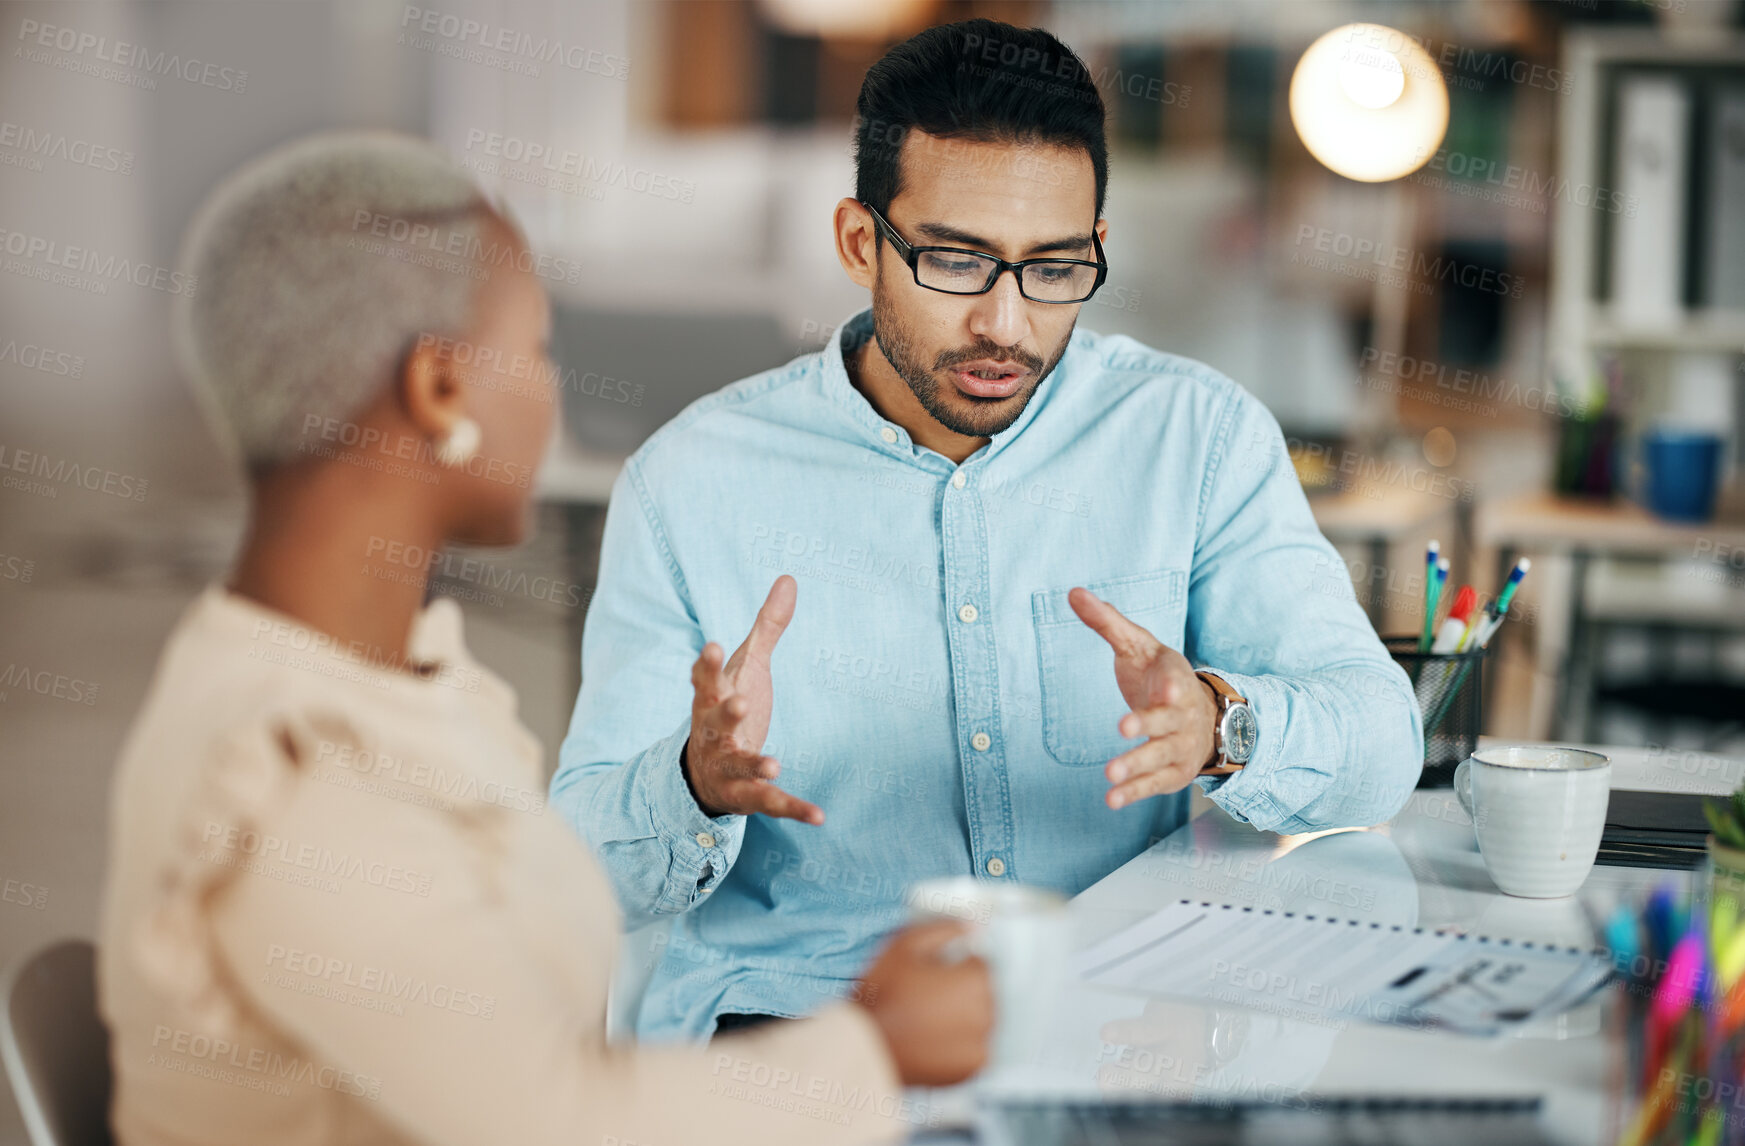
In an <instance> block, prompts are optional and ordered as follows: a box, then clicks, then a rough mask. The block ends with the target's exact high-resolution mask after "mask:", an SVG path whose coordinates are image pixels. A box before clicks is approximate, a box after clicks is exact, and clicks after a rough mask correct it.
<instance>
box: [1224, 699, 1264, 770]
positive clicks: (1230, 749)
mask: <svg viewBox="0 0 1745 1146" xmlns="http://www.w3.org/2000/svg"><path fill="white" fill-rule="evenodd" d="M1222 732H1223V736H1224V755H1225V756H1227V757H1229V759H1230V762H1231V763H1233V764H1246V763H1248V758H1249V757H1250V756H1252V755H1254V745H1255V742H1256V741H1257V740H1259V739H1260V727H1259V725H1257V724H1255V722H1254V710H1253V709H1252V708H1249V707H1248V706H1247V705H1246V704H1233V705H1231V706H1230V710H1229V711H1228V712H1226V713H1225V714H1224V727H1223V729H1222Z"/></svg>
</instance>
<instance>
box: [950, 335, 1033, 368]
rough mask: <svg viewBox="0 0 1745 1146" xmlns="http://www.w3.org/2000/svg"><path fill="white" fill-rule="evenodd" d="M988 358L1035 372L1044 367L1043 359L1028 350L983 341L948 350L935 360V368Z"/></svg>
mask: <svg viewBox="0 0 1745 1146" xmlns="http://www.w3.org/2000/svg"><path fill="white" fill-rule="evenodd" d="M982 359H986V360H987V361H989V362H994V363H998V364H1000V365H1002V366H1004V365H1007V364H1013V365H1017V366H1021V367H1023V368H1024V369H1025V370H1028V371H1030V372H1031V373H1035V372H1036V371H1038V370H1040V369H1042V359H1041V358H1040V357H1038V356H1037V355H1034V354H1030V353H1028V352H1027V351H1023V350H1015V349H1012V348H1010V347H1004V346H996V345H994V344H993V343H991V342H989V343H982V344H980V345H978V346H972V347H970V348H968V349H967V350H947V351H944V352H943V353H941V354H940V355H939V357H938V358H936V359H934V360H933V369H935V370H944V369H947V368H948V367H952V366H961V365H962V364H963V363H965V362H978V361H981V360H982Z"/></svg>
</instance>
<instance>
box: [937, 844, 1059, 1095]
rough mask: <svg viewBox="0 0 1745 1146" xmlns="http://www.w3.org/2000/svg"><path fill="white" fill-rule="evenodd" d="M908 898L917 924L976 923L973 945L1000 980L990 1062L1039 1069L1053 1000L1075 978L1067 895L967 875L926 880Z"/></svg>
mask: <svg viewBox="0 0 1745 1146" xmlns="http://www.w3.org/2000/svg"><path fill="white" fill-rule="evenodd" d="M907 900H908V906H909V918H910V921H911V922H921V921H923V920H926V919H933V918H949V919H961V920H965V921H966V922H968V923H971V924H973V925H974V928H973V930H972V931H971V933H970V936H969V942H968V944H967V947H968V949H969V950H970V951H973V952H974V953H975V954H977V955H980V956H981V957H982V958H983V959H986V960H987V963H988V971H989V973H990V975H991V976H992V977H993V981H994V1000H995V1008H996V1018H995V1023H994V1036H993V1045H992V1047H991V1048H990V1053H989V1055H988V1062H989V1065H990V1066H995V1067H1020V1068H1022V1067H1032V1066H1037V1065H1039V1061H1040V1059H1041V1057H1042V1055H1043V1052H1044V1050H1045V1049H1046V1041H1047V1037H1048V1030H1049V1026H1050V1024H1051V1022H1052V1019H1053V1005H1054V1002H1055V1000H1056V999H1057V998H1058V997H1059V995H1060V992H1061V989H1062V988H1063V987H1064V986H1065V985H1066V984H1067V982H1068V981H1069V976H1070V969H1071V961H1072V932H1071V929H1070V926H1069V921H1068V918H1067V913H1066V897H1065V896H1063V895H1061V894H1060V893H1059V892H1055V891H1050V890H1048V889H1047V888H1040V887H1030V886H1027V885H1025V884H1019V883H1011V882H1000V881H996V880H988V879H977V878H976V877H974V876H967V875H966V876H947V877H944V878H941V879H929V880H923V881H922V882H920V883H917V884H914V885H913V886H911V887H910V888H909V893H908V896H907Z"/></svg>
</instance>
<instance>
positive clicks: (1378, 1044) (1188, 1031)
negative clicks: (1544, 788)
mask: <svg viewBox="0 0 1745 1146" xmlns="http://www.w3.org/2000/svg"><path fill="white" fill-rule="evenodd" d="M1600 750H1601V751H1604V752H1607V753H1608V754H1609V755H1610V756H1611V757H1612V760H1613V787H1614V788H1635V789H1662V790H1677V791H1686V792H1699V793H1705V794H1722V793H1725V792H1728V791H1731V790H1732V788H1733V787H1734V786H1736V785H1737V784H1738V783H1739V781H1740V780H1741V778H1745V760H1737V759H1724V758H1722V757H1717V756H1711V755H1706V754H1702V753H1694V752H1682V751H1676V750H1653V749H1642V748H1601V749H1600ZM1689 879H1690V873H1687V872H1679V871H1667V870H1662V869H1638V868H1620V867H1609V866H1596V867H1595V868H1594V870H1593V873H1592V874H1591V875H1590V876H1589V877H1588V880H1587V883H1586V884H1585V885H1584V886H1583V887H1582V889H1581V891H1580V892H1579V893H1578V894H1577V895H1575V896H1573V897H1570V898H1567V899H1561V900H1530V899H1517V898H1514V897H1511V896H1507V895H1503V894H1502V893H1501V892H1499V891H1497V889H1496V887H1495V885H1494V884H1492V882H1491V880H1490V877H1489V876H1488V875H1487V874H1486V872H1485V868H1484V861H1483V859H1482V858H1481V857H1480V855H1479V853H1478V846H1477V844H1476V842H1475V841H1474V837H1473V832H1472V822H1471V820H1470V819H1468V817H1467V815H1466V813H1465V812H1464V811H1462V810H1461V807H1460V804H1459V802H1458V801H1457V800H1456V799H1455V797H1454V794H1453V792H1451V791H1448V790H1425V791H1419V792H1415V793H1414V794H1413V795H1412V798H1411V800H1410V802H1409V804H1408V806H1407V807H1406V809H1405V810H1404V811H1402V812H1401V813H1400V814H1399V815H1398V816H1396V817H1395V818H1394V819H1393V820H1392V821H1391V822H1390V823H1387V824H1384V825H1381V826H1379V827H1374V828H1369V829H1363V830H1355V831H1342V832H1333V833H1323V834H1319V835H1310V836H1279V835H1276V834H1273V833H1270V832H1257V831H1255V830H1254V829H1252V828H1250V827H1248V826H1246V825H1244V824H1239V823H1237V822H1235V821H1234V820H1232V819H1230V818H1229V817H1228V816H1227V815H1225V814H1224V813H1223V812H1222V811H1221V810H1218V809H1216V808H1215V807H1213V808H1212V810H1210V811H1207V812H1205V813H1204V814H1202V815H1200V816H1198V817H1196V818H1195V819H1193V820H1192V821H1190V822H1189V823H1188V824H1186V825H1184V826H1183V827H1182V828H1181V829H1179V830H1178V831H1176V832H1175V833H1173V834H1172V835H1170V836H1168V837H1167V838H1165V839H1163V840H1161V841H1160V842H1158V843H1157V844H1156V845H1154V846H1153V847H1152V848H1151V849H1150V850H1149V851H1146V852H1145V853H1144V854H1142V855H1140V856H1138V857H1136V858H1134V859H1133V860H1131V861H1130V862H1128V863H1126V864H1124V865H1123V866H1122V867H1120V868H1119V869H1117V870H1116V871H1114V872H1112V873H1110V874H1109V875H1108V876H1106V877H1105V878H1103V879H1102V880H1100V881H1098V882H1097V883H1096V884H1094V885H1092V886H1091V887H1089V888H1087V889H1086V890H1085V891H1084V892H1082V893H1081V894H1080V895H1078V896H1077V897H1076V898H1075V899H1074V900H1073V901H1072V904H1071V907H1070V914H1071V918H1072V925H1073V928H1074V930H1075V933H1076V941H1077V944H1078V945H1079V946H1081V947H1082V946H1085V945H1088V944H1090V943H1094V942H1096V941H1097V940H1100V939H1102V938H1104V937H1106V936H1108V935H1111V934H1113V933H1115V932H1116V931H1118V930H1120V929H1121V928H1124V927H1126V926H1129V925H1130V924H1133V923H1136V922H1138V921H1139V920H1141V919H1143V918H1144V917H1145V916H1147V915H1148V914H1150V913H1151V912H1153V911H1155V910H1157V909H1158V908H1161V907H1163V906H1165V905H1166V904H1169V903H1172V902H1174V901H1176V900H1178V899H1183V898H1193V899H1198V900H1208V901H1211V902H1214V903H1217V902H1223V903H1232V904H1239V905H1252V906H1257V907H1270V908H1273V909H1274V910H1284V911H1296V912H1304V913H1312V914H1316V915H1331V916H1335V917H1339V918H1357V919H1364V920H1373V921H1379V922H1384V923H1398V924H1401V925H1405V926H1411V927H1422V928H1432V929H1450V930H1454V931H1458V932H1464V933H1471V934H1475V935H1489V936H1492V937H1497V938H1502V937H1506V938H1511V939H1516V940H1531V941H1534V942H1548V943H1557V944H1562V945H1569V946H1579V947H1583V948H1590V947H1593V946H1596V945H1598V944H1599V941H1600V932H1599V930H1598V929H1599V927H1600V925H1601V924H1602V923H1603V920H1604V919H1605V918H1606V917H1607V916H1608V915H1609V914H1610V912H1611V910H1612V908H1613V907H1614V906H1615V905H1616V904H1617V903H1618V902H1619V901H1620V900H1621V898H1623V897H1625V896H1631V895H1635V894H1639V893H1644V892H1647V891H1649V890H1650V889H1652V888H1653V887H1655V886H1657V885H1659V884H1661V883H1663V882H1667V881H1675V882H1678V883H1681V884H1683V883H1687V882H1688V880H1689ZM1051 994H1052V995H1053V996H1054V997H1055V999H1056V1002H1055V1005H1054V1008H1053V1017H1052V1020H1051V1037H1050V1038H1049V1039H1048V1041H1047V1047H1048V1049H1047V1051H1046V1052H1045V1060H1046V1061H1045V1062H1043V1063H1041V1064H1039V1065H1038V1066H1036V1067H1035V1068H1030V1067H1026V1068H1023V1069H1022V1070H1019V1071H1012V1072H1000V1071H994V1072H990V1073H989V1074H988V1075H986V1076H984V1079H983V1081H982V1083H981V1084H980V1085H981V1086H982V1088H983V1089H992V1090H1000V1089H1007V1088H1018V1089H1022V1090H1024V1091H1026V1092H1028V1093H1032V1094H1034V1093H1036V1092H1037V1091H1039V1090H1042V1091H1047V1092H1056V1091H1058V1092H1061V1093H1066V1094H1081V1095H1083V1094H1101V1095H1102V1096H1104V1097H1106V1098H1109V1099H1111V1100H1114V1099H1144V1098H1146V1097H1159V1098H1173V1099H1177V1100H1179V1099H1184V1098H1187V1097H1190V1096H1192V1097H1199V1098H1206V1099H1210V1098H1216V1097H1218V1096H1220V1095H1223V1096H1226V1097H1228V1098H1231V1099H1242V1098H1247V1099H1251V1100H1252V1099H1260V1100H1268V1101H1279V1097H1278V1096H1280V1095H1283V1096H1284V1097H1285V1100H1286V1101H1289V1099H1290V1096H1292V1095H1295V1094H1297V1093H1299V1092H1306V1093H1309V1094H1315V1095H1341V1094H1343V1095H1358V1094H1376V1093H1396V1094H1407V1093H1416V1094H1426V1093H1441V1094H1471V1095H1480V1094H1482V1095H1517V1096H1519V1095H1542V1096H1543V1097H1544V1099H1545V1114H1544V1125H1545V1126H1546V1127H1547V1129H1548V1130H1549V1131H1550V1132H1551V1133H1552V1134H1553V1135H1554V1136H1555V1137H1556V1138H1557V1139H1558V1140H1560V1141H1567V1142H1570V1143H1600V1142H1610V1141H1614V1140H1615V1139H1616V1137H1617V1130H1618V1128H1617V1126H1616V1124H1615V1120H1616V1119H1617V1118H1618V1116H1619V1111H1618V1100H1617V1098H1616V1097H1615V1096H1616V1095H1617V1094H1618V1093H1619V1090H1620V1081H1619V1080H1620V1075H1621V1071H1622V1053H1623V1052H1622V1044H1621V1040H1619V1039H1618V1038H1617V1037H1616V1032H1617V1030H1618V1016H1617V1012H1616V1002H1615V999H1614V994H1615V993H1614V992H1613V991H1612V990H1610V989H1608V990H1607V991H1605V992H1602V994H1601V995H1600V996H1598V997H1596V998H1594V999H1591V1000H1589V1001H1588V1002H1587V1003H1585V1004H1583V1005H1581V1006H1580V1007H1578V1008H1576V1009H1575V1010H1573V1011H1570V1012H1568V1013H1566V1014H1564V1015H1562V1016H1559V1017H1558V1018H1556V1019H1554V1020H1548V1021H1546V1022H1544V1023H1542V1024H1540V1025H1538V1026H1537V1027H1535V1028H1532V1029H1528V1030H1524V1031H1522V1032H1519V1033H1516V1034H1512V1035H1507V1036H1502V1037H1498V1038H1472V1037H1466V1036H1459V1035H1452V1034H1447V1033H1439V1032H1421V1031H1411V1030H1405V1029H1400V1028H1391V1027H1384V1026H1379V1025H1373V1024H1367V1023H1358V1022H1350V1023H1344V1024H1340V1025H1323V1024H1320V1023H1315V1022H1310V1021H1306V1020H1304V1019H1302V1018H1294V1017H1285V1016H1283V1015H1272V1014H1265V1013H1262V1012H1259V1011H1250V1012H1246V1018H1242V1019H1236V1016H1237V1015H1239V1014H1243V1013H1244V1012H1241V1011H1240V1010H1239V1009H1237V1008H1231V1007H1222V1008H1213V1007H1209V1006H1201V1005H1198V1004H1194V1003H1187V1002H1178V1001H1175V1000H1167V999H1164V998H1160V997H1147V996H1143V995H1135V994H1128V993H1124V992H1116V991H1112V990H1106V989H1101V988H1093V987H1089V986H1087V985H1084V984H1081V983H1074V984H1071V985H1065V986H1062V987H1061V988H1060V990H1059V991H1057V992H1051ZM1281 1009H1282V1008H1281ZM1220 1015H1222V1016H1223V1023H1224V1026H1225V1027H1226V1028H1230V1027H1234V1028H1235V1029H1237V1030H1240V1029H1241V1027H1242V1026H1243V1025H1246V1027H1247V1032H1246V1035H1245V1037H1244V1036H1231V1037H1232V1038H1236V1037H1243V1042H1242V1043H1241V1045H1239V1046H1238V1047H1237V1049H1236V1050H1235V1052H1234V1054H1233V1056H1232V1057H1230V1058H1228V1059H1227V1060H1226V1061H1225V1063H1224V1065H1223V1066H1222V1067H1220V1068H1219V1069H1218V1070H1216V1071H1215V1072H1210V1073H1208V1071H1207V1070H1206V1067H1205V1065H1204V1064H1205V1063H1206V1062H1207V1058H1208V1052H1207V1050H1206V1039H1205V1032H1206V1031H1207V1030H1209V1029H1211V1028H1212V1027H1213V1026H1215V1025H1217V1024H1218V1022H1219V1016H1220ZM1233 1019H1234V1020H1235V1021H1234V1022H1233V1021H1232V1020H1233ZM965 1089H967V1088H965ZM954 1095H955V1098H954V1097H953V1096H954ZM934 1098H935V1101H936V1102H937V1103H938V1105H937V1106H936V1107H935V1109H936V1110H938V1111H940V1112H941V1115H942V1117H945V1118H948V1119H950V1118H952V1117H953V1116H954V1114H955V1115H961V1112H962V1109H963V1106H962V1104H963V1103H964V1102H966V1101H967V1098H968V1096H967V1095H964V1094H960V1093H958V1092H935V1094H934Z"/></svg>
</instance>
